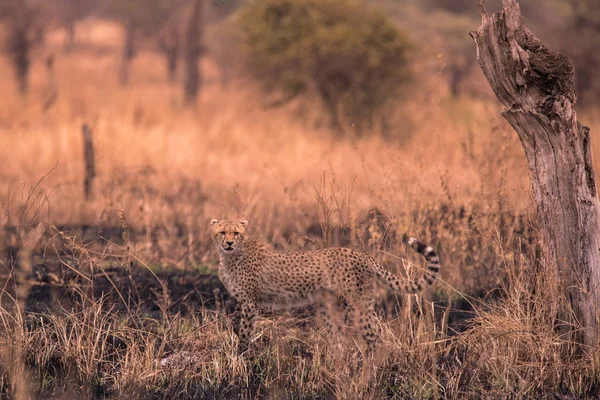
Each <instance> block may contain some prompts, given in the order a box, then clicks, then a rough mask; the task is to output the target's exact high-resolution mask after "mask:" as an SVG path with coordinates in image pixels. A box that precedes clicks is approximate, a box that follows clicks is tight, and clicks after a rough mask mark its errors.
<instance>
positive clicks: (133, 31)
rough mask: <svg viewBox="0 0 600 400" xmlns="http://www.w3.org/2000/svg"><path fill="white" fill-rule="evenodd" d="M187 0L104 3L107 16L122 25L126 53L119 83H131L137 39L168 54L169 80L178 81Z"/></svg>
mask: <svg viewBox="0 0 600 400" xmlns="http://www.w3.org/2000/svg"><path fill="white" fill-rule="evenodd" d="M187 3H188V2H186V1H184V0H127V1H121V0H105V5H104V14H105V15H106V16H108V17H110V18H113V19H116V20H117V21H119V22H120V23H121V24H122V25H123V37H124V40H123V51H122V53H121V67H120V70H119V83H120V84H121V85H123V86H125V85H127V84H128V83H129V69H130V64H131V61H132V60H133V58H134V57H135V55H136V52H137V50H138V49H137V45H136V40H137V39H151V40H156V42H157V44H158V47H159V49H160V50H161V51H162V52H163V54H164V55H165V58H166V61H167V71H168V76H169V79H171V80H174V79H175V73H176V69H177V58H178V51H179V46H180V36H181V24H182V20H181V18H182V16H183V15H184V14H185V11H184V7H185V6H186V5H187Z"/></svg>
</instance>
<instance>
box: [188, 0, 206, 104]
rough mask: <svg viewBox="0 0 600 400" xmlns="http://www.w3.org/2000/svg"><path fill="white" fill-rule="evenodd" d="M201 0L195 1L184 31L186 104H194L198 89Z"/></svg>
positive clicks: (200, 47) (200, 50) (200, 46)
mask: <svg viewBox="0 0 600 400" xmlns="http://www.w3.org/2000/svg"><path fill="white" fill-rule="evenodd" d="M202 7H203V2H202V0H195V1H194V6H193V10H192V15H191V16H190V19H189V23H188V26H187V31H186V40H185V54H184V57H185V65H184V68H185V79H184V83H183V93H184V99H185V103H186V104H188V105H189V104H194V103H195V102H196V98H197V97H198V90H199V89H200V78H201V76H200V69H199V66H198V60H199V58H200V55H201V53H202Z"/></svg>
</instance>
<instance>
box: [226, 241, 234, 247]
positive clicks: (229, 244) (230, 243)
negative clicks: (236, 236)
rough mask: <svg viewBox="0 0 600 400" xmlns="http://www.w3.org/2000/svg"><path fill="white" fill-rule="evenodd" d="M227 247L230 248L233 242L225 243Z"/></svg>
mask: <svg viewBox="0 0 600 400" xmlns="http://www.w3.org/2000/svg"><path fill="white" fill-rule="evenodd" d="M225 243H226V244H227V245H228V246H231V245H232V244H233V242H225Z"/></svg>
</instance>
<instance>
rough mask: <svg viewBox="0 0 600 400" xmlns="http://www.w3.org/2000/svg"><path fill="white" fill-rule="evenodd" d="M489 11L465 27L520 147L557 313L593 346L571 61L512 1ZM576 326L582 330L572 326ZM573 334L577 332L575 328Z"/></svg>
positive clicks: (587, 186) (580, 139) (596, 257)
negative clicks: (562, 302) (562, 298)
mask: <svg viewBox="0 0 600 400" xmlns="http://www.w3.org/2000/svg"><path fill="white" fill-rule="evenodd" d="M502 4H503V9H502V11H500V12H497V13H495V14H493V15H492V16H490V15H488V13H487V11H486V9H485V4H484V0H479V12H480V15H481V26H480V27H479V29H478V30H477V31H476V32H471V37H472V38H473V39H474V41H475V44H476V47H477V59H478V61H479V64H480V66H481V69H482V70H483V73H484V75H485V77H486V79H487V80H488V82H489V84H490V86H491V87H492V89H493V91H494V93H495V94H496V96H497V97H498V99H499V100H500V101H501V103H502V104H503V105H504V106H505V107H506V108H505V110H504V111H503V113H502V115H503V116H504V118H506V120H507V121H508V122H509V123H510V124H511V126H512V127H513V128H514V130H515V131H516V132H517V134H518V136H519V138H520V140H521V143H522V145H523V147H524V149H525V155H526V157H527V162H528V166H529V172H530V175H531V182H532V189H533V195H534V197H535V201H536V204H537V213H538V218H539V223H540V228H541V231H542V235H541V240H542V249H543V253H544V258H543V266H544V268H545V269H544V271H545V273H546V274H556V275H555V276H558V277H559V278H560V287H561V288H562V289H561V290H563V291H564V292H565V294H566V298H567V299H569V301H570V307H571V310H570V311H571V312H569V313H568V315H561V316H560V317H561V318H566V317H568V319H567V321H566V322H567V323H572V324H573V325H572V329H573V330H572V334H573V335H574V336H575V337H576V338H577V339H578V340H579V341H581V340H583V343H584V344H585V345H587V346H596V345H597V344H598V311H599V309H600V288H599V286H600V226H599V225H598V223H599V215H600V202H599V201H598V194H597V191H596V182H595V177H594V171H593V168H592V155H591V150H590V148H591V146H590V131H589V128H588V127H586V126H583V125H581V124H579V122H578V121H577V113H576V111H575V102H576V95H575V89H574V82H573V66H572V64H571V63H570V61H569V60H568V59H567V58H566V57H564V56H562V55H561V54H558V53H555V52H552V51H550V50H548V49H547V48H546V47H545V46H544V45H543V44H542V43H541V42H540V40H539V39H538V38H537V37H536V36H535V35H534V34H533V33H532V32H531V31H529V29H528V28H527V27H526V26H525V24H524V22H523V19H522V16H521V11H520V8H519V4H518V3H517V1H516V0H502ZM577 328H582V329H581V330H580V331H577ZM575 332H577V333H575Z"/></svg>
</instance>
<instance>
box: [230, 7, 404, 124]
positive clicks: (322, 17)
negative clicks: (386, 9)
mask: <svg viewBox="0 0 600 400" xmlns="http://www.w3.org/2000/svg"><path fill="white" fill-rule="evenodd" d="M239 23H240V25H241V30H242V33H243V38H244V42H245V45H246V50H247V66H248V67H249V70H250V71H251V72H252V73H253V74H254V75H256V76H257V77H258V78H259V79H260V80H261V81H263V82H264V83H265V87H266V88H267V89H268V90H279V91H282V92H283V93H284V94H285V98H286V99H292V98H294V97H296V96H298V95H301V94H304V95H311V94H314V95H317V96H318V97H319V98H320V99H321V102H322V105H323V107H324V109H325V111H326V112H327V113H328V114H329V116H330V118H331V124H332V126H333V127H334V128H337V129H340V128H342V126H343V125H345V123H348V124H353V125H354V126H355V127H356V130H357V131H358V132H361V131H362V130H363V128H367V127H370V126H372V124H373V121H374V118H375V117H377V116H378V115H381V113H382V112H383V107H384V105H386V104H387V103H389V102H390V101H391V100H392V99H395V98H397V97H398V96H399V94H400V89H401V87H402V86H403V84H404V83H405V82H406V80H407V77H408V61H407V56H408V53H409V50H410V44H409V42H408V39H407V36H406V35H405V34H404V33H403V32H402V31H401V30H400V29H399V28H398V27H397V26H396V25H395V24H394V23H393V22H392V21H391V20H390V19H389V18H388V17H386V16H385V15H383V14H381V13H379V12H377V11H375V10H373V9H371V8H366V7H365V6H363V5H362V4H361V3H360V2H357V1H353V0H255V1H253V2H251V3H250V4H249V5H247V6H246V7H245V8H244V9H242V11H241V12H240V15H239ZM342 119H343V122H344V123H342Z"/></svg>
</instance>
